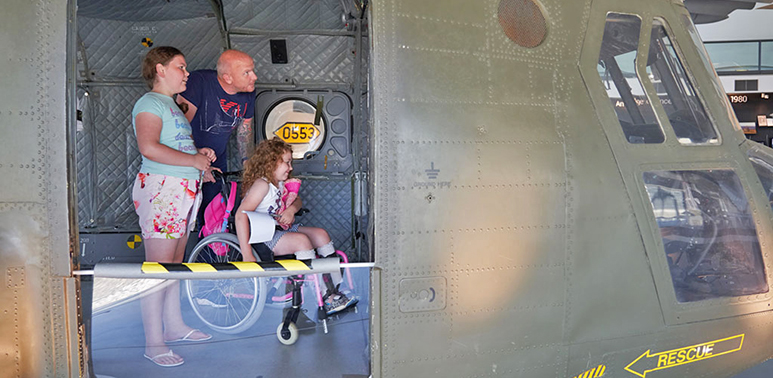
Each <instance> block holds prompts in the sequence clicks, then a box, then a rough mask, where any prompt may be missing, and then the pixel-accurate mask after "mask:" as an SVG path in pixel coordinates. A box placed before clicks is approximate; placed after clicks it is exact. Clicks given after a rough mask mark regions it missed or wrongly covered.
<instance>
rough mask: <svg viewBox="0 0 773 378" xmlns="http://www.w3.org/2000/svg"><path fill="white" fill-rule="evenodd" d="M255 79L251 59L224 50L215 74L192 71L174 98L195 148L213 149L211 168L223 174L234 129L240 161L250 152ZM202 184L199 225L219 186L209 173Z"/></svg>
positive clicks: (204, 71)
mask: <svg viewBox="0 0 773 378" xmlns="http://www.w3.org/2000/svg"><path fill="white" fill-rule="evenodd" d="M257 79H258V77H257V76H255V63H254V62H253V60H252V57H250V56H249V55H247V54H245V53H243V52H241V51H238V50H226V51H224V52H223V53H222V54H220V58H219V59H218V60H217V71H215V70H199V71H194V72H191V74H190V76H189V77H188V85H187V89H186V90H185V92H183V93H180V94H179V95H178V96H177V103H178V104H180V105H181V106H180V107H181V108H182V109H184V110H185V106H186V105H187V110H185V117H186V118H188V121H189V122H190V123H191V128H192V129H193V141H194V142H195V143H196V147H198V148H203V147H209V148H211V149H213V150H214V151H215V154H216V155H217V160H215V162H214V163H212V167H215V168H219V169H220V170H222V171H223V172H225V171H226V170H227V167H228V165H227V162H228V155H227V154H226V146H227V145H228V139H229V138H230V136H231V133H232V132H234V130H235V131H236V140H237V142H238V147H239V156H241V157H242V161H243V160H244V159H246V158H248V157H249V154H250V153H251V152H252V148H253V144H254V139H253V132H252V118H253V116H254V113H255V81H257ZM204 181H205V182H206V183H205V184H204V187H203V188H202V191H203V193H202V194H203V202H202V204H201V205H202V206H201V210H200V212H199V214H200V216H199V222H201V221H202V220H203V213H204V208H206V206H207V204H209V202H210V201H211V200H212V198H214V197H215V195H217V193H219V192H220V184H219V183H214V182H212V181H214V180H213V179H212V174H211V172H209V171H208V172H206V173H205V174H204ZM199 224H201V223H199Z"/></svg>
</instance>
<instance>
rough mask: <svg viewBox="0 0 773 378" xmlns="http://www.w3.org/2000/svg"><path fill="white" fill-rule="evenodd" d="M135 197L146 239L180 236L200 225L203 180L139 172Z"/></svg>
mask: <svg viewBox="0 0 773 378" xmlns="http://www.w3.org/2000/svg"><path fill="white" fill-rule="evenodd" d="M132 199H133V200H134V209H135V211H136V212H137V215H139V217H140V228H141V229H142V237H143V238H144V239H148V238H151V239H178V238H181V237H184V236H185V235H186V234H187V232H189V231H192V230H193V228H194V227H195V226H196V214H197V213H198V211H199V205H200V204H201V192H200V191H199V180H189V179H183V178H179V177H174V176H166V175H159V174H154V173H138V174H137V178H136V179H135V180H134V188H132Z"/></svg>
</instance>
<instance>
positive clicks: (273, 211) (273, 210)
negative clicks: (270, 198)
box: [268, 189, 282, 218]
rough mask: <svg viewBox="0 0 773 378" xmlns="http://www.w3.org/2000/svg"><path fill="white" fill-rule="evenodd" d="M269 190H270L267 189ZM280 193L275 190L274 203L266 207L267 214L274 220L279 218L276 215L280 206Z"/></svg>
mask: <svg viewBox="0 0 773 378" xmlns="http://www.w3.org/2000/svg"><path fill="white" fill-rule="evenodd" d="M269 190H270V189H269ZM281 201H282V192H281V191H279V189H277V191H276V203H274V204H273V205H271V206H269V207H268V214H269V215H271V216H272V217H274V218H279V214H277V210H279V206H281V205H282V203H281Z"/></svg>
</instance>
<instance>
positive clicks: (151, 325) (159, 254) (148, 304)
mask: <svg viewBox="0 0 773 378" xmlns="http://www.w3.org/2000/svg"><path fill="white" fill-rule="evenodd" d="M144 242H145V260H146V261H154V262H173V261H174V257H175V252H176V250H177V244H178V243H177V242H178V240H175V239H145V240H144ZM168 289H169V287H168V286H167V287H165V288H163V289H161V290H159V291H157V292H154V293H152V294H149V295H147V296H145V297H144V298H142V301H141V304H142V325H143V327H144V328H145V355H146V356H149V357H151V358H153V357H155V356H158V355H161V354H164V353H168V352H169V347H167V346H166V343H164V336H163V335H164V326H163V321H162V316H163V313H164V303H165V302H167V301H166V297H167V291H168ZM178 290H179V289H178ZM155 361H156V362H157V363H159V364H164V365H168V364H175V363H180V362H182V361H183V359H182V357H180V356H178V355H176V354H175V355H172V356H163V357H159V358H157V359H155Z"/></svg>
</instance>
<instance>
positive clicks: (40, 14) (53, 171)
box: [0, 1, 78, 377]
mask: <svg viewBox="0 0 773 378" xmlns="http://www.w3.org/2000/svg"><path fill="white" fill-rule="evenodd" d="M3 5H4V6H5V7H6V8H7V9H13V12H8V11H6V12H3V13H2V14H0V25H3V26H2V29H3V33H2V38H0V49H2V51H6V52H13V53H12V54H8V55H7V57H6V59H4V60H2V61H1V62H0V70H2V71H3V72H4V74H3V75H2V77H0V87H2V88H4V89H5V90H3V91H2V94H0V103H2V106H0V113H2V114H3V116H2V117H0V129H2V131H3V139H2V141H0V148H1V149H2V151H3V159H2V162H0V175H2V177H3V180H2V182H3V184H2V189H1V190H0V256H2V258H0V272H2V275H3V276H4V278H3V282H4V284H3V288H2V289H1V290H0V297H2V300H1V301H0V302H1V304H0V333H2V334H3V335H5V336H4V337H3V338H2V339H0V349H2V350H4V351H6V352H5V353H3V354H2V355H1V356H0V366H3V370H4V372H5V373H7V374H8V375H12V376H19V377H28V376H33V377H37V376H50V377H53V376H76V375H77V374H78V373H77V371H78V364H77V363H75V364H73V365H70V364H69V360H71V359H73V358H75V359H76V360H77V356H69V355H68V351H70V350H71V349H70V348H69V347H68V344H67V343H68V339H69V338H70V336H68V335H67V334H66V333H67V328H66V324H67V323H66V322H62V323H61V324H56V325H54V323H55V322H58V321H62V320H63V319H64V318H65V308H64V306H63V297H65V296H64V290H63V289H62V284H61V282H62V280H61V277H63V276H69V274H70V261H69V240H70V239H69V238H70V228H69V221H68V201H67V198H68V196H67V171H66V170H67V168H66V151H65V148H66V145H65V143H63V141H65V140H66V139H67V138H66V131H65V119H66V116H65V114H66V112H65V88H66V83H65V54H66V49H65V46H66V39H65V37H66V35H67V32H66V26H67V7H66V6H67V4H66V2H62V1H39V2H27V1H9V2H6V3H5V4H3ZM9 335H12V337H9Z"/></svg>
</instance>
